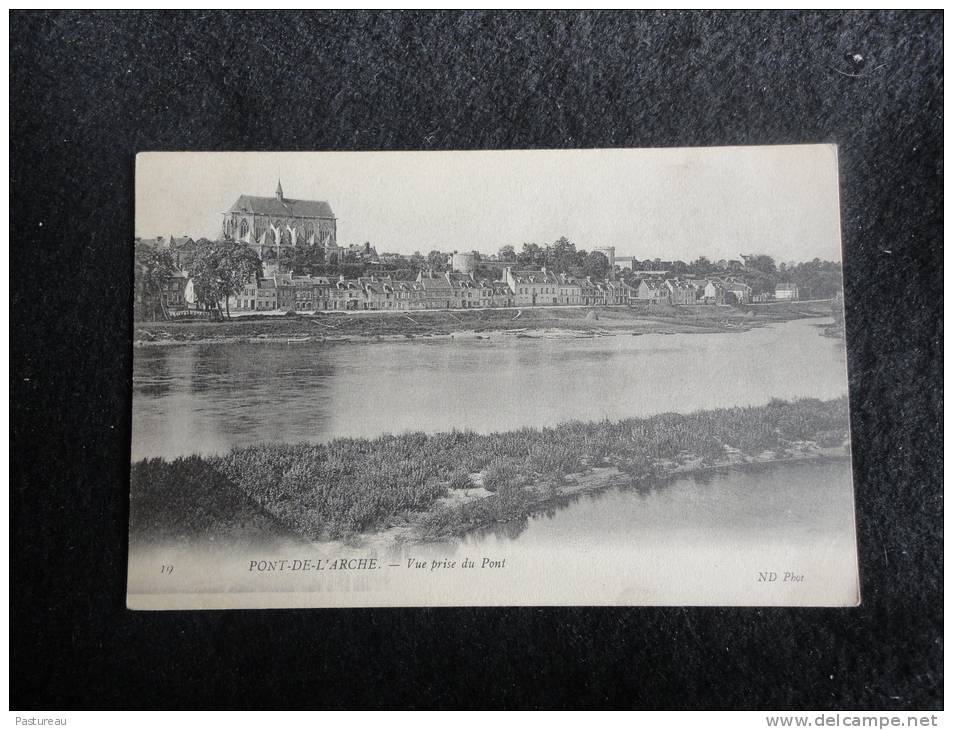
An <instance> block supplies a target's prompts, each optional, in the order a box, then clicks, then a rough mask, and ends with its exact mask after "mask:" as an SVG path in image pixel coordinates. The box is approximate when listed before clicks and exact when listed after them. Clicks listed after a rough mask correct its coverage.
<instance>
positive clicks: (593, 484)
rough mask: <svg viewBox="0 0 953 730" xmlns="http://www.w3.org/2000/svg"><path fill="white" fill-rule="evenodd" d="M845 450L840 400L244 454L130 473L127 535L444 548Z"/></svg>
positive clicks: (140, 467)
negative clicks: (679, 485)
mask: <svg viewBox="0 0 953 730" xmlns="http://www.w3.org/2000/svg"><path fill="white" fill-rule="evenodd" d="M847 442H848V425H847V401H846V398H838V399H835V400H830V401H818V400H813V399H809V400H799V401H794V402H786V401H772V402H771V403H769V404H767V405H765V406H759V407H749V408H727V409H717V410H709V411H699V412H696V413H691V414H687V415H678V414H662V415H659V416H655V417H652V418H646V419H626V420H623V421H618V422H609V421H601V422H592V423H579V422H573V423H566V424H563V425H560V426H557V427H555V428H545V429H530V428H524V429H520V430H518V431H511V432H504V433H493V434H476V433H473V432H458V431H451V432H447V433H436V434H424V433H409V434H402V435H398V436H392V435H387V436H382V437H380V438H376V439H338V440H335V441H332V442H330V443H327V444H294V445H291V444H269V445H263V446H252V447H245V448H239V449H233V450H232V451H231V452H229V453H228V454H226V455H224V456H220V457H198V456H192V457H188V458H184V459H176V460H174V461H166V460H163V459H151V460H145V461H141V462H137V463H135V464H133V467H132V474H131V506H130V533H131V536H132V539H133V540H136V541H138V540H142V541H149V540H164V541H168V540H173V541H176V540H182V541H184V540H196V539H198V540H209V541H214V540H217V539H224V538H231V537H234V536H235V535H236V534H240V535H242V536H243V537H249V538H254V537H255V536H259V537H274V536H287V537H292V538H295V539H301V540H306V541H313V542H317V541H328V540H343V541H347V542H351V543H355V542H356V543H360V544H369V545H384V544H387V543H393V542H394V541H417V540H420V541H433V540H441V539H447V538H453V537H456V536H459V535H462V534H464V533H466V532H468V531H471V530H474V529H478V528H481V527H486V526H488V525H492V524H496V523H503V522H514V523H518V522H519V521H521V520H524V519H525V517H526V516H527V515H528V514H530V513H531V512H532V511H534V510H537V509H540V508H542V507H544V506H545V505H546V504H547V503H549V502H552V501H554V500H560V499H566V498H571V497H572V496H574V495H578V494H581V493H584V492H589V491H595V490H599V489H603V488H606V487H608V486H612V485H615V484H627V485H642V486H651V485H653V484H658V483H659V482H660V481H662V480H664V479H667V478H670V477H672V476H677V475H683V474H690V473H694V472H701V471H704V470H714V469H721V468H729V467H735V468H737V467H741V466H745V465H758V464H768V463H771V462H776V461H777V462H780V461H792V460H797V459H816V458H822V457H832V456H838V455H843V454H845V453H846V448H847V446H846V445H847Z"/></svg>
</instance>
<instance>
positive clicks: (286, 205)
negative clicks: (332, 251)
mask: <svg viewBox="0 0 953 730" xmlns="http://www.w3.org/2000/svg"><path fill="white" fill-rule="evenodd" d="M228 212H229V213H244V212H248V213H256V214H258V215H275V216H288V217H292V216H294V217H299V218H333V217H334V212H333V211H332V210H331V205H330V204H329V203H328V202H327V201H325V200H291V199H289V198H284V199H282V200H278V198H263V197H258V196H256V195H241V196H239V198H238V200H236V201H235V203H234V204H233V205H232V207H231V208H229V209H228Z"/></svg>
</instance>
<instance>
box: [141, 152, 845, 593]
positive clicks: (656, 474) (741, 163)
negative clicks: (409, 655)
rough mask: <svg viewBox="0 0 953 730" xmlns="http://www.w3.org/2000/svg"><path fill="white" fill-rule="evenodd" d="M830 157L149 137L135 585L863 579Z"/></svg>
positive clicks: (309, 587) (545, 588) (617, 586)
mask: <svg viewBox="0 0 953 730" xmlns="http://www.w3.org/2000/svg"><path fill="white" fill-rule="evenodd" d="M837 181H838V177H837V149H836V147H835V146H833V145H793V146H777V147H737V148H697V149H666V150H658V149H656V150H635V149H606V150H564V151H547V150H534V151H487V152H420V153H413V152H407V153H401V152H392V153H391V152H384V153H254V152H248V153H207V154H206V153H142V154H140V155H139V156H138V158H137V167H136V237H135V240H134V242H132V243H133V249H134V256H135V301H134V307H135V312H134V355H133V360H134V363H133V411H132V413H133V420H132V454H131V477H130V489H131V494H130V556H129V557H130V565H129V584H128V604H129V606H130V608H140V609H164V608H239V607H253V608H255V607H257V608H265V607H310V606H440V605H755V606H757V605H797V606H850V605H855V604H857V603H858V601H859V600H860V596H859V588H858V577H857V556H856V539H855V530H854V523H855V520H854V509H853V487H852V479H851V459H850V426H849V415H848V413H849V411H848V401H847V366H846V350H845V335H844V319H843V317H844V308H843V289H842V273H841V243H840V235H839V226H840V218H839V206H838V182H837Z"/></svg>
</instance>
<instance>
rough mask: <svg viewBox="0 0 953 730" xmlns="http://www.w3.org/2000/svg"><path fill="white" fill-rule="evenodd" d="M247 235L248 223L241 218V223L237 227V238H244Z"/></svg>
mask: <svg viewBox="0 0 953 730" xmlns="http://www.w3.org/2000/svg"><path fill="white" fill-rule="evenodd" d="M247 235H248V221H247V220H245V219H244V218H242V222H241V223H240V224H239V226H238V237H239V238H244V237H245V236H247Z"/></svg>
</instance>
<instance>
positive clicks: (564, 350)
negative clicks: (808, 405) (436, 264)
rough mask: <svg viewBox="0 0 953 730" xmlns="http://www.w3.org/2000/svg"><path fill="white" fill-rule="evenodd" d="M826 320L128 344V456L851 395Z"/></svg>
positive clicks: (512, 426) (485, 429)
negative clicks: (553, 336) (586, 335)
mask: <svg viewBox="0 0 953 730" xmlns="http://www.w3.org/2000/svg"><path fill="white" fill-rule="evenodd" d="M828 321H829V320H819V319H809V320H797V321H793V322H785V323H781V324H775V325H768V326H765V327H760V328H757V329H753V330H751V331H749V332H740V333H718V334H674V335H642V336H638V337H635V336H631V335H613V336H607V337H599V338H590V339H563V340H546V339H525V338H520V339H516V338H497V339H493V340H482V339H476V338H457V339H454V340H434V341H424V340H420V339H416V340H412V341H411V340H407V341H399V342H387V343H369V344H322V343H319V342H308V343H291V344H276V343H269V344H264V343H248V344H228V345H181V346H169V347H151V348H141V349H137V350H136V352H135V358H134V366H133V429H132V430H133V444H132V458H133V459H141V458H144V457H153V456H164V457H167V458H169V457H176V456H181V455H186V454H191V453H203V454H213V453H221V452H223V451H226V450H228V449H229V448H231V447H233V446H243V445H249V444H253V443H261V442H268V441H284V442H298V441H326V440H330V439H333V438H336V437H342V436H349V437H374V436H378V435H380V434H383V433H399V432H402V431H411V430H414V431H416V430H422V431H445V430H451V429H454V428H456V429H473V430H476V431H480V432H490V431H504V430H511V429H516V428H520V427H523V426H532V427H542V426H551V425H555V424H557V423H561V422H565V421H569V420H584V421H591V420H599V419H603V418H609V419H621V418H629V417H633V416H647V415H652V414H655V413H660V412H665V411H677V412H690V411H694V410H698V409H701V408H718V407H724V406H735V405H757V404H761V403H766V402H767V401H768V400H770V399H771V398H775V397H777V398H798V397H816V398H825V399H826V398H834V397H838V396H840V395H843V394H845V393H846V390H847V377H846V359H845V353H844V345H843V341H842V340H836V339H831V338H827V337H823V336H821V329H822V325H823V324H825V323H826V322H828Z"/></svg>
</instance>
